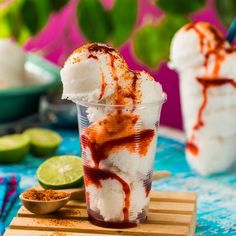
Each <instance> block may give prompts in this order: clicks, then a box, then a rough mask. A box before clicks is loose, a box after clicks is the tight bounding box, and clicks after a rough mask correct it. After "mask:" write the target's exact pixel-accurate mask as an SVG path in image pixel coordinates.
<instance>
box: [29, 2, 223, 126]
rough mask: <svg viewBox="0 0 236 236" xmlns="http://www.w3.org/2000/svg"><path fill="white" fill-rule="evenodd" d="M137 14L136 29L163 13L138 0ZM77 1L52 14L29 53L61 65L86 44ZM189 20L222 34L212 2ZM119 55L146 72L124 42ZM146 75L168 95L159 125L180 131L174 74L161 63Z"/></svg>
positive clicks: (180, 121)
mask: <svg viewBox="0 0 236 236" xmlns="http://www.w3.org/2000/svg"><path fill="white" fill-rule="evenodd" d="M138 1H139V12H138V20H137V27H138V26H140V25H142V24H145V22H146V21H147V19H149V20H150V19H153V20H155V19H157V18H158V17H159V16H161V15H162V14H163V13H162V12H161V11H160V10H158V9H157V7H156V6H155V5H154V4H153V2H154V1H152V0H138ZM76 2H77V0H72V1H71V2H70V3H69V4H68V6H66V7H65V8H64V9H63V10H62V11H61V13H60V14H55V15H53V16H52V17H51V18H50V20H49V22H48V24H47V26H46V27H45V28H44V29H43V30H42V32H41V33H40V34H39V35H38V36H37V37H36V38H34V39H31V40H30V41H29V42H28V43H27V44H26V48H27V49H28V50H33V51H39V52H41V53H42V54H43V55H44V56H45V57H46V58H48V59H49V60H51V61H53V62H55V63H57V64H59V65H63V63H64V61H65V59H66V57H67V56H68V55H69V54H70V53H71V52H72V51H73V50H74V49H75V48H77V47H79V46H80V45H82V44H83V43H85V42H86V41H85V39H84V37H83V35H82V34H81V33H80V32H79V29H78V27H77V23H76V20H75V11H74V4H75V3H76ZM112 2H113V1H112V0H104V4H105V6H106V7H111V5H112ZM191 20H192V21H207V22H210V23H212V24H214V25H216V26H217V27H219V28H220V29H221V30H222V31H223V32H224V33H225V31H224V29H223V27H222V25H221V24H220V22H219V20H218V18H217V15H216V13H215V10H214V0H209V1H207V5H206V6H205V7H204V9H201V10H199V11H198V12H196V13H194V14H193V15H191ZM121 53H122V55H123V56H124V58H125V59H126V60H127V62H128V64H129V66H130V67H131V68H132V69H135V70H142V69H145V70H149V69H148V68H147V67H145V66H142V65H141V63H140V62H139V61H138V60H137V59H136V58H135V56H134V54H133V52H132V44H131V43H130V40H129V41H127V42H126V43H125V44H124V45H123V46H122V48H121ZM149 72H150V73H151V74H152V75H153V76H154V78H155V79H156V80H158V81H159V82H160V83H161V84H162V85H163V88H164V91H165V92H166V93H167V95H168V101H167V103H166V104H165V105H164V107H163V111H162V119H161V123H162V124H164V125H167V126H171V127H175V128H178V129H182V127H183V126H182V117H181V109H180V101H179V89H178V87H179V84H178V76H177V74H176V73H175V72H174V71H171V70H169V69H168V67H167V66H166V64H165V63H163V64H162V65H161V66H160V67H159V68H157V69H156V70H152V71H150V70H149Z"/></svg>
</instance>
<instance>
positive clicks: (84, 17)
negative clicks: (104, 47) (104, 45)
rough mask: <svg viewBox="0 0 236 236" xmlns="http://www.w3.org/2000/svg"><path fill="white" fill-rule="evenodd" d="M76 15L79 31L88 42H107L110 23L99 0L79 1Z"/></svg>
mask: <svg viewBox="0 0 236 236" xmlns="http://www.w3.org/2000/svg"><path fill="white" fill-rule="evenodd" d="M77 13H78V14H77V17H78V23H79V25H80V30H81V31H82V32H83V34H84V35H85V37H86V38H87V39H88V40H89V41H92V42H106V41H107V39H108V37H109V36H110V32H111V22H110V19H109V15H108V13H107V12H106V11H105V10H104V8H103V6H102V4H101V3H100V1H99V0H80V2H79V4H78V8H77Z"/></svg>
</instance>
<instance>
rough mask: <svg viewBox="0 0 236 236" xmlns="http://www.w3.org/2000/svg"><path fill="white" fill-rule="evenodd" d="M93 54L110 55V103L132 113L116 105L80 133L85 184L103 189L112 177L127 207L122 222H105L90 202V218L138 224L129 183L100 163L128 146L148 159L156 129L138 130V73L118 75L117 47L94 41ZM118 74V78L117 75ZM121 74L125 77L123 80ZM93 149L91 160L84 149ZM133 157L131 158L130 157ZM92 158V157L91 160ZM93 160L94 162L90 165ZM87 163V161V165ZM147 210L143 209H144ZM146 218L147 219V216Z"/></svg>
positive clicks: (146, 184) (146, 185)
mask: <svg viewBox="0 0 236 236" xmlns="http://www.w3.org/2000/svg"><path fill="white" fill-rule="evenodd" d="M88 50H89V52H90V55H91V57H93V53H94V52H98V51H100V52H102V53H104V54H107V55H108V56H109V57H110V62H111V63H110V65H111V73H112V79H113V83H114V85H115V93H114V95H113V96H112V97H111V98H110V99H111V104H114V105H126V104H128V105H131V108H129V112H124V110H123V109H122V108H119V107H117V108H116V109H113V110H112V111H111V112H110V113H109V114H107V115H106V117H105V118H103V119H101V120H98V121H97V122H95V123H93V124H91V125H90V126H88V127H87V128H85V129H84V130H83V132H82V133H81V145H82V150H83V153H84V154H83V156H84V176H85V177H84V179H85V186H89V185H95V186H96V188H98V189H99V188H102V182H101V181H102V180H106V179H113V180H116V181H118V182H119V184H120V185H121V187H122V190H123V193H124V206H123V211H122V212H123V221H121V222H112V221H104V219H103V217H102V216H101V215H100V214H99V213H98V212H94V211H93V210H92V209H91V208H90V204H88V212H89V218H90V220H91V222H93V223H95V224H97V225H100V226H104V227H112V228H114V227H116V228H126V227H134V226H136V222H134V223H133V222H130V219H129V215H130V211H129V208H130V195H131V189H130V186H129V184H128V183H127V182H126V181H125V180H123V179H122V178H121V177H120V176H118V175H117V174H116V173H114V172H113V171H112V170H111V169H104V167H103V169H101V168H100V165H99V164H100V162H101V161H103V160H106V159H107V158H109V156H110V155H111V154H112V153H116V152H118V151H119V150H121V149H123V148H125V149H126V150H128V151H129V152H130V153H137V154H138V156H139V157H140V158H145V156H146V154H147V152H148V150H149V147H150V144H151V142H152V140H153V138H154V137H155V131H154V130H153V129H144V130H140V131H137V130H136V129H137V128H136V125H137V121H138V119H139V116H138V115H136V114H134V112H133V111H134V110H135V106H136V104H138V103H139V101H140V98H141V91H140V90H139V87H138V83H139V77H138V75H139V74H138V73H139V72H135V71H131V70H128V69H127V70H126V69H124V71H125V70H126V71H125V73H124V74H122V75H117V74H116V72H117V70H116V66H117V65H116V59H117V58H116V55H114V53H113V52H114V49H113V48H109V47H106V46H103V45H99V44H93V45H91V46H90V47H89V48H88ZM118 76H119V78H118ZM120 76H122V80H121V79H120ZM121 83H126V84H128V85H129V86H127V87H128V88H127V89H126V88H125V89H124V86H122V84H121ZM106 86H107V85H106V81H105V79H104V76H103V78H102V85H101V93H100V98H99V99H101V98H102V97H103V95H104V91H105V89H106ZM88 149H89V150H90V154H89V161H88V162H90V164H89V163H88V162H87V160H86V153H85V150H88ZM129 158H132V157H129ZM91 159H92V160H91ZM91 161H92V163H93V164H92V165H91ZM86 162H87V164H86ZM151 182H152V181H151V174H150V176H147V178H146V180H145V181H144V183H143V185H144V188H145V191H146V196H147V197H148V195H149V192H150V190H151ZM143 211H144V209H143ZM140 217H142V218H139V220H140V222H143V221H144V220H145V219H146V218H145V214H140ZM144 218H145V219H144Z"/></svg>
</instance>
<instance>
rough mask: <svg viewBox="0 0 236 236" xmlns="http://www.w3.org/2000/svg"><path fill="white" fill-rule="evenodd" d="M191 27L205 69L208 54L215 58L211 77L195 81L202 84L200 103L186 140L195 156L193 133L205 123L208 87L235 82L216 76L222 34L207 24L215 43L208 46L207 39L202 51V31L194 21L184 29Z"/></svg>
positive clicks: (219, 60)
mask: <svg viewBox="0 0 236 236" xmlns="http://www.w3.org/2000/svg"><path fill="white" fill-rule="evenodd" d="M190 29H193V30H194V31H195V32H196V33H197V34H198V37H199V41H200V51H201V53H202V54H203V55H204V56H205V60H204V66H205V67H206V69H207V65H208V60H209V57H210V55H215V58H216V62H215V65H214V68H213V72H212V74H213V76H212V77H209V76H208V77H201V78H197V81H198V82H199V83H200V84H201V86H202V104H201V106H200V108H199V110H198V115H197V121H196V123H195V125H194V127H193V135H192V137H191V138H190V140H188V141H187V143H186V149H187V150H189V151H190V152H191V153H192V154H193V155H194V156H197V155H198V154H199V148H198V146H197V145H196V144H195V135H194V133H195V132H196V131H197V130H199V129H200V128H202V127H203V126H204V125H205V123H204V121H203V118H202V116H203V112H204V109H205V108H206V106H207V102H208V97H207V92H208V90H209V88H210V87H220V86H223V85H225V84H231V85H232V86H234V87H236V83H235V82H234V80H232V79H228V78H219V77H218V73H219V70H220V65H221V62H222V61H223V60H224V56H223V55H220V53H219V52H220V49H221V48H222V45H223V44H224V42H225V39H224V37H223V36H221V35H220V34H219V32H218V31H217V30H216V29H215V28H214V27H213V26H211V25H208V29H209V30H210V31H211V33H212V35H213V36H214V40H215V42H216V45H215V47H214V48H213V49H211V48H210V41H209V40H208V42H207V50H206V53H204V51H203V50H204V38H205V35H204V33H202V32H201V31H200V30H199V29H198V28H197V27H196V25H195V24H194V23H192V24H189V26H187V27H186V30H190ZM222 49H223V50H225V51H226V52H227V53H232V52H233V51H235V49H233V48H232V49H231V48H229V49H224V48H222Z"/></svg>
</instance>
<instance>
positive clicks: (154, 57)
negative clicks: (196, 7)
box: [133, 14, 188, 68]
mask: <svg viewBox="0 0 236 236" xmlns="http://www.w3.org/2000/svg"><path fill="white" fill-rule="evenodd" d="M187 22H188V18H187V17H186V16H182V15H178V16H176V15H170V14H167V15H166V16H165V17H164V18H163V20H161V21H160V22H158V24H157V25H154V24H151V25H145V26H144V27H143V28H141V29H140V30H139V31H138V32H137V34H136V36H135V39H134V44H133V45H134V51H135V54H136V55H137V56H138V58H139V59H140V60H141V61H142V62H143V63H144V64H146V65H148V66H150V67H152V68H156V66H157V65H159V64H160V62H161V61H163V60H168V56H169V48H170V42H171V39H172V37H173V36H174V34H175V32H176V31H177V30H178V29H179V28H180V27H181V26H183V25H184V24H186V23H187Z"/></svg>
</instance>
